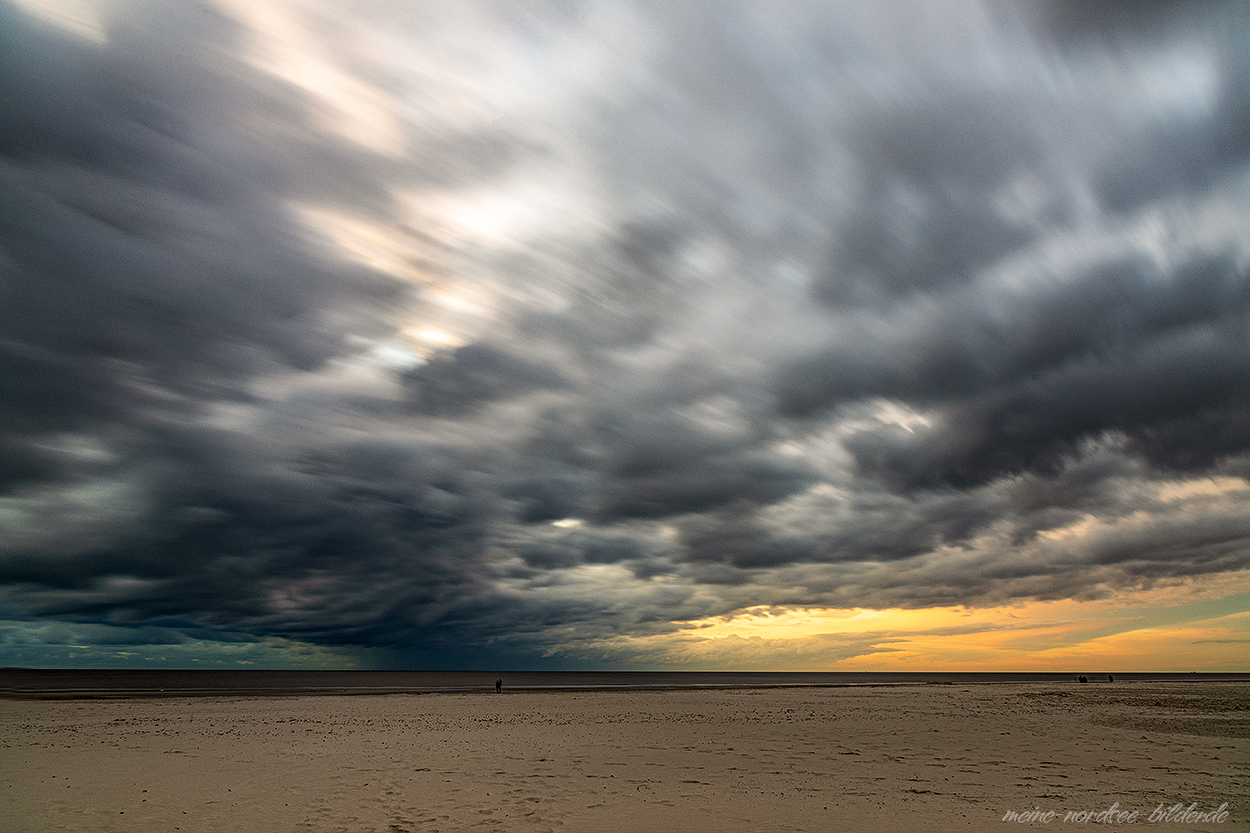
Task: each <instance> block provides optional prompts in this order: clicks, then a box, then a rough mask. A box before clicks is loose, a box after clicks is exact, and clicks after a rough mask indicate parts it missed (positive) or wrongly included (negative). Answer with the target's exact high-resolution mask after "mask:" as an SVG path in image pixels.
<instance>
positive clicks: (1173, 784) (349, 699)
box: [0, 683, 1250, 833]
mask: <svg viewBox="0 0 1250 833" xmlns="http://www.w3.org/2000/svg"><path fill="white" fill-rule="evenodd" d="M0 726H3V737H2V738H0V787H2V788H3V793H2V795H0V828H2V829H3V830H4V831H9V833H27V831H53V830H70V831H91V833H97V831H98V832H99V833H107V831H133V832H134V833H144V832H145V831H162V832H164V831H176V830H182V831H214V833H216V832H217V831H265V832H266V833H269V832H270V831H353V833H354V832H355V831H382V832H383V833H401V832H402V831H441V833H448V831H462V830H480V831H512V830H517V831H546V830H553V831H614V832H615V831H622V832H623V833H629V831H657V832H661V833H670V832H672V833H681V831H705V830H706V831H715V832H716V833H736V831H752V833H754V832H755V831H783V830H784V831H792V830H800V831H836V830H886V831H889V830H916V829H925V830H929V829H934V830H1003V829H1004V822H1003V821H1002V817H1003V814H1004V813H1005V812H1006V811H1007V810H1027V809H1032V808H1035V807H1036V808H1039V809H1040V810H1043V811H1046V810H1054V811H1057V812H1058V814H1059V817H1058V818H1056V819H1055V820H1054V821H1053V822H1052V823H1051V824H1049V825H1043V824H1041V823H1038V824H1032V825H1028V826H1030V827H1035V828H1037V827H1048V828H1051V829H1058V828H1063V829H1073V828H1076V827H1086V828H1088V827H1090V826H1092V825H1093V824H1094V823H1093V822H1088V823H1085V824H1084V825H1082V824H1078V823H1076V822H1067V823H1065V822H1064V821H1063V815H1064V814H1065V813H1066V812H1068V811H1083V810H1093V811H1101V810H1106V809H1107V808H1109V807H1111V805H1112V804H1113V803H1115V802H1119V804H1120V808H1121V809H1122V810H1138V811H1139V812H1140V813H1141V815H1140V816H1139V818H1138V822H1137V823H1138V824H1139V825H1145V826H1150V827H1153V828H1156V829H1162V828H1166V829H1171V830H1179V829H1185V830H1222V831H1227V830H1235V829H1247V828H1248V827H1250V824H1248V823H1247V817H1248V816H1250V800H1248V799H1247V795H1248V794H1250V685H1247V684H1244V683H1240V684H1238V683H1230V684H1219V683H1203V684H1192V685H1191V684H1183V683H1167V684H1119V683H1101V684H1093V683H1091V684H1089V685H1078V684H1070V685H1051V684H1032V685H966V686H965V685H953V686H946V685H928V686H905V687H870V688H825V689H763V690H760V689H756V690H703V691H670V692H659V691H633V692H619V691H616V692H614V691H600V692H579V693H572V692H522V691H514V692H508V691H507V690H505V692H504V694H503V695H502V696H497V695H495V694H494V693H493V692H492V693H490V694H427V695H388V696H345V697H331V696H320V697H317V696H312V697H200V698H191V697H182V698H169V699H151V700H19V699H8V700H0ZM1178 802H1183V803H1185V804H1186V805H1188V804H1189V803H1191V802H1196V803H1197V804H1198V806H1199V808H1200V809H1211V808H1214V807H1218V806H1219V805H1220V804H1222V803H1224V802H1228V804H1229V813H1230V816H1229V819H1228V821H1226V822H1224V823H1222V824H1214V823H1211V824H1176V823H1165V824H1155V825H1148V823H1147V817H1148V814H1149V813H1151V812H1153V811H1154V810H1155V809H1156V808H1157V806H1158V805H1160V804H1165V805H1168V806H1171V805H1174V804H1176V803H1178ZM1016 826H1019V825H1016ZM1101 826H1102V827H1106V826H1107V825H1101Z"/></svg>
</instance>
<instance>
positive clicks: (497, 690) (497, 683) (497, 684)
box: [495, 680, 503, 694]
mask: <svg viewBox="0 0 1250 833" xmlns="http://www.w3.org/2000/svg"><path fill="white" fill-rule="evenodd" d="M502 691H503V680H495V693H496V694H499V693H501V692H502Z"/></svg>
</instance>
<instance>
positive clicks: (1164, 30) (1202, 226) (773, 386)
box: [0, 0, 1250, 665]
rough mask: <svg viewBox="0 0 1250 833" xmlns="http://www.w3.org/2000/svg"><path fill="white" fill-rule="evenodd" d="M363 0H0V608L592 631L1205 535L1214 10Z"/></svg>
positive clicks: (1244, 392) (1231, 566)
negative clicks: (71, 0) (52, 4)
mask: <svg viewBox="0 0 1250 833" xmlns="http://www.w3.org/2000/svg"><path fill="white" fill-rule="evenodd" d="M28 5H29V4H28ZM1130 5H1131V6H1132V11H1131V12H1129V11H1127V8H1128V6H1130ZM409 6H410V4H403V3H394V4H391V3H385V2H381V3H370V4H365V5H362V6H359V7H357V6H353V10H352V11H351V12H350V13H347V12H344V11H342V10H340V9H337V8H336V7H335V6H333V5H332V4H330V5H327V4H318V3H315V2H311V0H310V2H307V3H285V2H283V3H278V2H275V3H272V4H261V5H260V6H257V8H269V9H270V10H272V11H274V13H275V14H276V15H278V17H279V18H280V19H281V20H284V21H286V23H285V24H284V25H285V26H287V27H288V28H287V29H286V30H283V31H282V32H279V33H278V34H275V32H274V30H272V29H269V30H266V29H265V28H264V26H262V25H261V24H260V23H257V18H255V17H249V16H248V15H247V14H243V13H240V12H239V11H238V7H236V6H235V5H234V4H231V3H222V4H220V5H200V4H196V3H191V2H186V3H164V2H163V3H150V4H144V3H139V4H134V5H125V6H118V7H115V8H111V9H110V14H111V16H108V17H106V18H104V23H103V24H102V25H103V30H104V31H105V32H106V33H107V38H105V39H103V43H96V42H91V41H90V40H84V39H82V38H79V37H76V36H74V35H73V34H71V33H68V32H66V31H64V30H63V29H58V28H56V27H54V26H50V25H49V24H48V23H47V22H45V21H43V20H41V19H39V18H38V17H37V16H32V15H30V14H27V13H25V12H23V11H21V10H19V9H18V7H16V6H11V5H9V4H7V3H0V191H2V193H0V379H3V384H2V386H0V430H2V435H0V586H2V588H3V589H2V591H0V592H2V593H3V595H2V596H0V599H2V600H3V601H2V603H3V606H4V608H5V611H6V612H7V614H8V615H9V616H11V617H16V618H19V619H24V620H28V621H29V620H33V619H37V618H44V619H50V620H57V621H75V622H80V623H88V624H89V623H109V624H110V625H111V626H113V627H121V626H125V625H127V624H138V623H154V624H153V626H159V627H167V628H175V629H176V628H185V629H191V630H193V631H194V632H195V633H197V634H202V633H203V632H204V629H209V630H210V631H211V630H213V629H217V630H218V631H220V632H222V633H232V634H248V635H250V636H249V637H248V638H254V639H270V638H273V639H298V640H303V641H306V642H313V643H322V644H327V645H335V644H348V645H361V646H372V647H394V648H398V649H401V650H405V651H411V652H413V653H412V654H411V656H417V657H420V658H421V659H422V661H425V662H430V663H441V664H448V665H456V664H461V663H470V662H476V661H485V660H487V659H489V658H492V657H495V658H498V657H513V658H516V657H522V658H529V659H526V660H525V661H535V662H536V661H538V660H536V659H534V658H535V657H538V656H540V655H541V654H543V653H544V652H546V651H550V650H553V649H554V650H556V651H564V652H565V653H566V655H568V656H571V657H573V658H574V661H576V658H578V657H581V658H583V659H585V660H586V661H591V659H593V658H594V657H595V656H597V655H596V654H595V653H594V651H595V650H596V649H595V648H594V645H595V644H596V641H597V640H602V639H605V638H608V637H611V636H614V635H621V634H639V635H645V634H650V633H657V632H663V631H665V630H666V629H670V628H671V627H672V624H671V623H673V622H677V621H684V620H690V619H696V618H700V617H704V616H709V615H716V614H722V613H726V612H730V611H733V610H736V609H740V608H743V607H748V606H753V605H807V606H839V607H883V606H905V607H906V606H926V605H948V604H969V605H976V604H992V603H997V602H1004V601H1009V600H1013V599H1029V598H1042V599H1054V598H1066V597H1078V598H1089V597H1095V596H1098V595H1101V594H1105V593H1108V592H1112V591H1114V590H1115V589H1116V588H1125V587H1135V588H1140V587H1147V586H1151V585H1152V584H1155V583H1158V582H1168V581H1175V580H1181V579H1184V578H1186V577H1192V576H1203V575H1210V574H1217V573H1223V572H1232V571H1237V570H1243V569H1246V568H1247V567H1250V546H1248V542H1250V521H1247V518H1250V512H1247V511H1246V510H1247V508H1250V507H1248V506H1247V499H1250V491H1247V489H1246V488H1245V483H1244V481H1243V480H1240V479H1239V478H1244V477H1247V476H1250V455H1248V453H1247V452H1248V451H1250V338H1248V336H1250V330H1248V326H1250V275H1248V274H1247V270H1248V269H1250V243H1248V242H1247V241H1250V234H1248V233H1247V232H1250V199H1248V197H1250V176H1248V175H1250V141H1248V140H1247V138H1246V137H1247V136H1250V131H1248V130H1247V129H1246V127H1247V126H1250V63H1247V60H1246V57H1245V50H1244V39H1245V37H1246V35H1247V32H1250V21H1248V20H1247V19H1246V17H1247V15H1246V11H1245V10H1244V9H1243V7H1241V6H1240V5H1238V4H1218V5H1217V4H1197V3H1194V4H1191V3H1152V4H1149V8H1148V9H1144V10H1143V9H1142V8H1141V5H1140V4H1120V3H1105V4H1080V7H1079V8H1080V10H1081V11H1079V12H1078V11H1076V9H1077V7H1076V6H1075V5H1073V4H1055V5H1054V6H1053V7H1051V6H1049V5H1046V4H1030V5H1028V6H1024V7H1021V8H1019V9H1015V8H1013V7H1011V6H1007V5H1004V4H1001V3H995V4H990V5H989V6H984V7H983V6H981V5H979V4H976V3H941V4H933V5H927V4H901V5H899V6H897V7H896V6H894V5H891V4H872V5H871V6H870V5H866V4H860V3H845V4H844V3H826V2H819V3H818V2H799V0H795V2H785V3H776V2H770V3H759V4H755V3H732V4H724V3H706V4H705V3H699V2H687V3H679V4H659V3H656V4H651V3H627V2H624V0H609V2H599V3H590V2H587V3H580V2H559V3H558V2H551V3H548V4H537V5H534V4H530V5H527V6H526V9H525V11H520V10H518V9H514V8H512V7H510V6H504V5H498V4H491V3H482V4H459V5H458V6H457V10H456V11H454V12H453V11H445V12H436V11H431V10H424V11H417V10H414V9H412V8H409ZM345 15H347V16H345ZM262 17H263V16H262ZM292 32H294V33H295V35H294V36H293V35H291V33H292ZM282 35H285V36H286V39H285V40H284V39H283V37H282ZM266 37H268V38H269V40H266ZM275 44H277V46H275ZM283 44H285V46H282V45H283ZM291 44H294V46H292V45H291ZM279 47H281V48H279ZM266 49H268V50H269V51H268V52H265V50H266ZM282 49H286V50H287V51H285V52H284V51H282ZM258 56H259V57H258ZM275 56H276V57H275ZM310 56H311V57H310ZM301 61H303V63H301ZM370 107H373V108H374V109H372V110H370V109H369V108H370ZM310 218H311V219H310ZM1206 478H1217V479H1213V480H1206ZM1187 482H1188V483H1191V486H1190V487H1188V488H1186V487H1183V486H1182V485H1179V484H1183V483H1187ZM1192 482H1201V483H1206V484H1208V486H1209V488H1197V487H1193V486H1192ZM1073 530H1079V534H1077V532H1074V531H1073ZM188 632H190V630H189V631H188ZM587 658H590V659H587ZM618 659H619V658H618Z"/></svg>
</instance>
